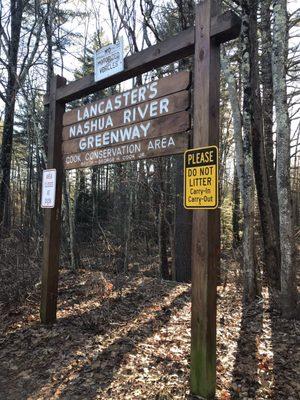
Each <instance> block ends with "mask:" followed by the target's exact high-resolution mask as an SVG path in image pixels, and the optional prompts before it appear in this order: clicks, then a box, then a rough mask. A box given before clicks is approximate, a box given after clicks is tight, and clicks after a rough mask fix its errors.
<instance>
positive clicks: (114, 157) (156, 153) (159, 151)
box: [64, 133, 189, 169]
mask: <svg viewBox="0 0 300 400" xmlns="http://www.w3.org/2000/svg"><path fill="white" fill-rule="evenodd" d="M188 144H189V140H188V134H187V133H177V134H174V135H169V136H161V137H159V138H157V137H156V138H153V139H145V140H140V141H138V142H130V143H128V144H122V145H119V146H109V147H104V148H103V149H100V150H91V151H85V152H81V153H76V154H69V155H66V156H64V167H65V168H66V169H73V168H83V167H91V166H93V165H104V164H115V163H119V162H125V161H134V160H142V159H145V158H152V157H161V156H168V155H171V154H180V153H183V152H184V151H185V150H186V149H187V148H188Z"/></svg>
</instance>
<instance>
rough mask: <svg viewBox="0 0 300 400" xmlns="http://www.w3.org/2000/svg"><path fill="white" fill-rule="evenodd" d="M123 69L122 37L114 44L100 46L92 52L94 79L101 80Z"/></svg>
mask: <svg viewBox="0 0 300 400" xmlns="http://www.w3.org/2000/svg"><path fill="white" fill-rule="evenodd" d="M123 70H124V52H123V40H122V38H121V39H120V40H119V42H118V43H116V44H110V45H109V46H105V47H102V49H100V50H98V51H96V52H95V54H94V79H95V82H97V81H101V80H102V79H104V78H107V77H108V76H111V75H114V74H117V73H118V72H121V71H123Z"/></svg>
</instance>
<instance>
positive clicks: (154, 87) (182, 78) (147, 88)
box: [63, 71, 190, 126]
mask: <svg viewBox="0 0 300 400" xmlns="http://www.w3.org/2000/svg"><path fill="white" fill-rule="evenodd" d="M189 86H190V73H189V72H188V71H182V72H178V73H176V74H173V75H170V76H167V77H165V78H161V79H159V80H156V81H153V82H150V83H147V84H146V85H143V86H140V87H138V88H134V89H131V90H128V91H126V92H123V93H119V94H116V95H114V96H110V97H106V98H105V99H101V100H98V101H95V102H93V103H90V104H86V105H84V106H82V107H79V108H75V109H74V110H71V111H68V112H66V113H65V114H64V116H63V125H64V126H66V125H71V124H75V123H78V122H82V121H84V120H86V119H90V118H94V117H99V116H102V115H105V114H109V113H111V112H113V111H117V110H121V109H123V108H128V107H131V106H134V105H136V104H138V103H143V102H145V101H149V100H153V99H157V98H159V97H164V96H166V95H169V94H172V93H176V92H180V91H181V90H185V89H188V88H189Z"/></svg>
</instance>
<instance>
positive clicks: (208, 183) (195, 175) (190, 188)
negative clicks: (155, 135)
mask: <svg viewBox="0 0 300 400" xmlns="http://www.w3.org/2000/svg"><path fill="white" fill-rule="evenodd" d="M184 207H185V208H187V209H214V208H217V207H218V148H217V147H216V146H209V147H201V148H197V149H191V150H187V151H186V152H185V153H184Z"/></svg>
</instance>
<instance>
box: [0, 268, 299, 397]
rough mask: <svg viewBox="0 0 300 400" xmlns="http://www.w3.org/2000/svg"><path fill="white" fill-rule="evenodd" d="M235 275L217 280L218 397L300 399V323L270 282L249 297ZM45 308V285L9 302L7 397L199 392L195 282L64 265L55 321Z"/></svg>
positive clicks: (4, 364) (1, 360)
mask: <svg viewBox="0 0 300 400" xmlns="http://www.w3.org/2000/svg"><path fill="white" fill-rule="evenodd" d="M148 275H149V274H148ZM229 275H230V277H229V279H228V282H227V284H226V286H219V287H218V310H217V362H216V369H217V393H216V398H217V399H220V400H233V399H243V400H255V399H257V400H258V399H261V400H266V399H276V400H277V399H278V400H297V399H299V398H300V397H299V393H300V384H299V382H300V379H299V376H300V375H299V359H300V357H299V346H297V340H299V331H300V330H299V322H297V321H288V320H285V319H284V318H282V317H281V316H280V313H279V312H278V308H277V299H276V297H275V295H270V294H269V292H268V290H267V289H266V288H264V289H263V291H262V295H261V297H260V298H258V299H257V301H256V302H255V303H254V304H253V305H251V306H248V307H245V306H243V304H242V293H241V287H242V286H241V284H240V282H239V280H238V279H237V277H236V276H235V274H229ZM38 308H39V293H38V290H37V291H36V292H35V293H33V294H32V295H31V296H30V298H29V299H28V300H27V301H26V302H25V303H24V304H23V305H22V306H20V307H19V308H18V309H10V310H7V309H5V310H2V311H1V319H0V321H1V327H0V329H1V337H0V399H1V400H19V399H20V400H23V399H27V400H38V399H39V400H40V399H47V400H48V399H51V400H52V399H53V400H55V399H70V400H71V399H72V400H75V399H82V400H85V399H101V400H106V399H113V400H115V399H122V400H127V399H128V400H131V399H147V400H151V399H153V400H170V399H174V400H176V399H193V398H194V399H197V397H195V396H194V397H193V396H192V395H191V394H190V390H189V373H190V370H189V366H190V340H191V333H190V313H191V303H190V285H189V284H181V283H176V282H167V281H162V280H160V279H158V278H157V277H156V276H145V274H143V272H142V271H140V272H136V271H135V272H134V273H130V272H128V274H127V275H125V274H121V275H119V276H117V277H116V275H114V274H113V273H109V272H107V271H106V272H100V271H96V270H93V269H82V270H80V271H78V272H77V273H76V274H74V273H72V272H70V271H68V270H62V271H61V275H60V284H59V298H58V314H57V323H56V324H54V325H53V326H51V327H47V326H43V325H41V324H40V323H39V313H38Z"/></svg>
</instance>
